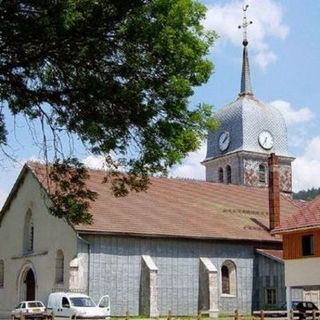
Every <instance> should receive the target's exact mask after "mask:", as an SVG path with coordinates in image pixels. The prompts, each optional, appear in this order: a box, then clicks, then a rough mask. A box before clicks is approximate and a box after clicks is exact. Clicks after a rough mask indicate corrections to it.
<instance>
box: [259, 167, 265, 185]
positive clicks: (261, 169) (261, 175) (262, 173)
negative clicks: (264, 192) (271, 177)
mask: <svg viewBox="0 0 320 320" xmlns="http://www.w3.org/2000/svg"><path fill="white" fill-rule="evenodd" d="M259 182H260V183H263V184H266V182H267V177H266V166H265V165H264V164H262V163H260V164H259Z"/></svg>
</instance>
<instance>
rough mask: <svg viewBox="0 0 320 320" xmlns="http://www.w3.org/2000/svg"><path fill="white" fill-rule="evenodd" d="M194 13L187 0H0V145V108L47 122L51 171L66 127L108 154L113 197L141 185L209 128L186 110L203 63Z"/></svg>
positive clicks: (204, 46)
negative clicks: (51, 147)
mask: <svg viewBox="0 0 320 320" xmlns="http://www.w3.org/2000/svg"><path fill="white" fill-rule="evenodd" d="M204 17H205V7H204V6H203V5H202V4H200V3H199V2H198V1H197V0H174V1H172V0H121V1H118V0H95V1H92V0H47V1H41V0H20V1H9V0H5V1H1V3H0V100H1V101H2V105H3V106H2V109H0V146H1V144H2V146H3V145H5V144H6V141H7V140H6V128H5V118H4V113H3V111H2V110H3V108H7V109H8V110H9V111H10V112H11V113H12V114H13V115H23V116H25V117H26V119H28V120H29V121H32V120H35V119H36V120H37V119H38V120H40V121H41V124H46V125H47V126H48V128H50V129H51V132H52V135H53V139H52V140H53V148H54V151H55V154H54V159H53V160H54V161H56V167H57V168H58V164H59V163H63V162H61V161H60V160H59V158H63V156H61V153H62V150H61V149H60V147H59V144H58V143H56V141H57V139H56V136H57V135H59V133H61V132H68V133H69V134H76V135H77V136H78V137H79V138H80V139H81V141H82V142H83V144H84V145H85V146H86V148H88V149H89V150H90V151H92V152H93V153H94V154H96V155H103V156H105V157H106V158H107V159H108V161H107V164H108V165H109V168H110V171H109V174H108V176H107V177H106V181H111V185H112V190H113V191H114V193H115V194H116V195H118V196H121V195H125V194H127V193H128V191H129V190H136V191H140V190H145V189H146V187H147V184H148V176H149V175H150V174H157V173H161V174H165V173H166V172H167V169H168V168H169V167H171V166H172V165H174V164H176V163H179V162H180V161H181V160H182V159H183V158H184V157H185V156H186V155H187V154H188V152H191V151H195V150H196V149H197V148H198V147H199V145H200V143H201V141H202V140H203V139H204V138H205V136H206V132H207V129H208V128H210V129H211V130H213V129H214V128H215V127H216V122H215V121H214V120H213V119H212V117H211V116H212V114H211V107H210V106H208V105H206V104H200V105H198V106H196V107H194V108H192V109H190V108H189V107H188V105H189V98H190V97H191V96H192V94H193V88H194V87H195V86H200V85H201V84H203V83H204V82H206V81H207V80H208V78H209V76H210V74H211V72H212V69H213V65H212V63H211V62H210V61H209V60H208V59H207V57H206V55H207V54H208V51H209V48H210V46H211V45H212V44H213V42H214V39H215V34H214V33H213V32H206V31H204V29H203V27H202V25H201V20H202V19H203V18H204ZM45 132H46V131H44V146H45V148H48V146H47V143H48V141H49V139H47V138H46V137H45ZM44 154H47V153H46V152H44ZM111 155H115V157H111ZM110 159H111V160H110ZM114 159H117V161H115V160H114ZM63 168H64V166H63ZM119 168H121V169H122V170H125V171H126V172H127V174H126V175H125V174H122V173H121V172H120V171H121V170H120V169H119ZM71 192H72V190H71ZM66 196H67V195H66ZM79 215H81V213H79ZM85 216H86V214H85ZM85 220H86V219H85Z"/></svg>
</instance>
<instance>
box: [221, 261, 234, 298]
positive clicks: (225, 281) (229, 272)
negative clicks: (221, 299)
mask: <svg viewBox="0 0 320 320" xmlns="http://www.w3.org/2000/svg"><path fill="white" fill-rule="evenodd" d="M221 285H222V290H221V291H222V294H227V295H233V296H236V294H237V276H236V266H235V264H234V263H233V262H232V261H230V260H228V261H225V262H224V263H223V265H222V267H221Z"/></svg>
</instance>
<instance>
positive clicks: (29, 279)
mask: <svg viewBox="0 0 320 320" xmlns="http://www.w3.org/2000/svg"><path fill="white" fill-rule="evenodd" d="M24 283H25V285H26V300H27V301H30V300H35V298H36V281H35V278H34V274H33V271H32V269H29V271H28V272H27V275H26V279H25V281H24Z"/></svg>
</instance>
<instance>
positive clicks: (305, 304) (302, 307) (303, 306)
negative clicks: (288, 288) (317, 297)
mask: <svg viewBox="0 0 320 320" xmlns="http://www.w3.org/2000/svg"><path fill="white" fill-rule="evenodd" d="M293 310H297V311H299V319H305V318H306V317H307V316H310V315H311V314H306V313H307V311H313V310H316V311H318V310H319V309H318V307H317V306H316V305H315V304H314V303H313V302H311V301H300V302H299V303H298V304H297V305H296V307H295V308H293Z"/></svg>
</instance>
